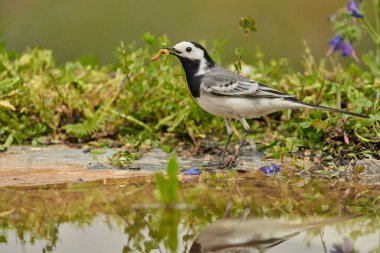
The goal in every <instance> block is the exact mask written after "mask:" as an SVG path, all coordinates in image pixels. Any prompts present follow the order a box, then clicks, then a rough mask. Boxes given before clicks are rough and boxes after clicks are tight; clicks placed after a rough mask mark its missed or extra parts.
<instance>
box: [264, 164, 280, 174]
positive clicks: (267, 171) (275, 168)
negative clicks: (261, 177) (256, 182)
mask: <svg viewBox="0 0 380 253" xmlns="http://www.w3.org/2000/svg"><path fill="white" fill-rule="evenodd" d="M259 170H260V171H262V172H264V173H265V174H267V175H270V174H273V173H278V172H280V170H281V167H280V166H278V165H274V164H272V165H270V166H266V167H261V168H260V169H259Z"/></svg>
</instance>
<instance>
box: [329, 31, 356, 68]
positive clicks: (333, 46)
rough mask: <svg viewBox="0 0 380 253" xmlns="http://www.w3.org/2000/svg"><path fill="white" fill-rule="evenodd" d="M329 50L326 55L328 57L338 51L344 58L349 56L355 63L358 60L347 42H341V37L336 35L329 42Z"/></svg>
mask: <svg viewBox="0 0 380 253" xmlns="http://www.w3.org/2000/svg"><path fill="white" fill-rule="evenodd" d="M329 45H330V49H329V51H328V52H327V55H330V54H331V53H332V52H336V51H340V52H341V53H342V55H343V56H344V57H347V56H351V57H352V58H354V59H355V60H356V61H357V62H359V58H358V57H357V55H356V52H355V50H354V48H353V47H352V45H351V43H350V42H349V41H348V40H343V36H342V35H336V36H335V37H333V38H332V39H331V40H330V41H329Z"/></svg>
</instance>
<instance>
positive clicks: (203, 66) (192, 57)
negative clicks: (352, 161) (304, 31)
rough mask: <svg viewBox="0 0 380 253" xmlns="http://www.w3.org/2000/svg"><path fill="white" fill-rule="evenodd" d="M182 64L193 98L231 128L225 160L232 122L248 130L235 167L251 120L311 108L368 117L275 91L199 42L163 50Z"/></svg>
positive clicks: (242, 140) (229, 138)
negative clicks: (213, 56)
mask: <svg viewBox="0 0 380 253" xmlns="http://www.w3.org/2000/svg"><path fill="white" fill-rule="evenodd" d="M163 49H165V50H168V51H169V53H170V54H172V55H175V56H177V57H178V59H179V60H180V61H181V63H182V66H183V68H184V70H185V74H186V80H187V84H188V86H189V89H190V92H191V95H192V96H193V97H194V98H195V100H196V101H197V103H198V104H199V105H200V106H201V107H202V108H203V109H204V110H205V111H207V112H209V113H211V114H214V115H217V116H221V117H223V118H224V122H225V124H226V127H227V134H228V138H227V142H226V145H225V148H224V151H223V153H222V157H221V160H222V162H223V159H224V156H225V154H226V152H227V149H228V145H229V143H230V141H231V138H232V133H233V131H232V127H231V119H237V120H239V121H240V122H241V123H242V124H243V127H244V129H245V132H244V135H243V137H242V139H241V141H240V144H239V146H238V149H237V151H236V153H235V156H234V159H233V161H232V163H231V164H229V167H230V166H232V165H234V162H235V161H236V158H237V157H238V155H239V152H240V148H241V146H242V145H243V144H244V142H245V139H246V137H247V134H248V133H249V131H250V127H249V124H248V123H247V119H251V118H258V117H261V116H264V115H267V114H270V113H274V112H277V111H282V110H286V109H297V108H310V109H321V110H326V111H331V112H338V113H343V114H349V115H353V116H357V117H363V118H368V116H366V115H362V114H358V113H353V112H347V111H343V110H338V109H334V108H330V107H325V106H319V105H313V104H307V103H303V102H301V101H298V100H297V98H296V97H295V96H293V95H289V94H286V93H283V92H281V91H278V90H275V89H272V88H270V87H268V86H266V85H263V84H261V83H259V82H256V81H254V80H251V79H249V78H246V77H244V76H241V75H239V74H236V73H234V72H232V71H230V70H227V69H225V68H223V67H221V66H219V65H218V64H216V63H215V62H214V61H213V60H212V59H211V57H210V55H209V54H208V53H207V51H206V50H205V49H204V47H203V46H201V45H200V44H199V43H196V42H180V43H178V44H176V45H175V46H174V47H165V48H163Z"/></svg>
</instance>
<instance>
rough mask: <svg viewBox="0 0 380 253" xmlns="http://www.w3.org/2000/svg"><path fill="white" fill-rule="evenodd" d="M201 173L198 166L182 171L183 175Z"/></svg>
mask: <svg viewBox="0 0 380 253" xmlns="http://www.w3.org/2000/svg"><path fill="white" fill-rule="evenodd" d="M201 173H202V172H201V170H200V169H198V168H191V169H188V170H185V171H184V172H183V174H185V175H199V174H201Z"/></svg>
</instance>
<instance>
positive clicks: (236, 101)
mask: <svg viewBox="0 0 380 253" xmlns="http://www.w3.org/2000/svg"><path fill="white" fill-rule="evenodd" d="M197 102H198V104H199V105H200V107H202V109H203V110H205V111H207V112H209V113H211V114H214V115H217V116H222V117H225V118H240V117H243V118H246V119H250V118H258V117H261V116H263V115H267V114H270V113H273V112H277V111H281V110H285V109H294V108H300V107H303V105H301V104H296V103H293V102H291V101H287V100H283V99H282V98H260V99H258V98H249V97H247V98H241V97H227V96H213V95H203V96H201V97H199V98H197Z"/></svg>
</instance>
